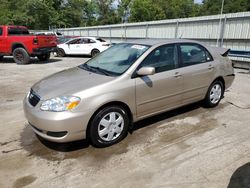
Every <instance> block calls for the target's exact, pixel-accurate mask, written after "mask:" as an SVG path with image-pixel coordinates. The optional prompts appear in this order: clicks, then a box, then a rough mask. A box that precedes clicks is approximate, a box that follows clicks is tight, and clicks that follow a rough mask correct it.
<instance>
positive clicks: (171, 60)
mask: <svg viewBox="0 0 250 188" xmlns="http://www.w3.org/2000/svg"><path fill="white" fill-rule="evenodd" d="M141 67H154V68H155V72H156V73H159V72H163V71H167V70H172V69H175V68H177V67H178V57H177V48H176V45H174V44H170V45H164V46H161V47H158V48H156V49H155V50H154V51H152V52H151V53H150V54H149V55H148V56H147V57H146V58H145V59H144V61H143V62H142V64H141Z"/></svg>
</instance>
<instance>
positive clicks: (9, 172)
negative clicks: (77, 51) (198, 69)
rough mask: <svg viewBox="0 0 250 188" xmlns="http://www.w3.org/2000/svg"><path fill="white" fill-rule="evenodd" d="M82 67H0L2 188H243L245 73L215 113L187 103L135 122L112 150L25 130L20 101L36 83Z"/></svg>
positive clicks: (56, 61) (247, 172) (68, 61)
mask: <svg viewBox="0 0 250 188" xmlns="http://www.w3.org/2000/svg"><path fill="white" fill-rule="evenodd" d="M86 60H87V58H86V57H67V58H63V59H62V58H56V57H52V59H51V60H50V61H49V62H47V63H39V62H38V61H37V60H36V59H34V60H33V61H32V64H29V65H23V66H22V65H16V64H15V63H14V62H13V59H12V58H10V57H7V58H5V59H4V60H3V62H0V86H1V87H0V187H1V188H2V187H3V188H5V187H24V186H27V187H36V188H37V187H104V186H105V187H178V188H179V187H180V188H182V187H183V188H186V187H197V188H202V187H206V188H207V187H215V188H216V187H229V188H233V187H244V185H246V186H245V187H249V185H250V163H249V162H250V136H249V135H250V100H249V96H250V86H249V83H250V74H247V73H246V71H244V70H239V69H237V70H235V72H236V79H235V82H234V83H233V85H232V87H231V88H229V89H228V90H227V91H226V92H225V98H224V99H223V100H222V101H221V104H220V105H219V106H218V107H216V108H213V109H205V108H203V107H202V106H201V105H200V104H199V103H198V104H192V105H189V106H187V107H184V108H179V109H177V110H174V111H171V112H168V113H164V114H161V115H158V116H154V117H152V118H148V119H146V120H143V121H140V122H138V123H136V126H135V129H134V131H133V133H132V134H129V135H128V136H127V138H125V140H123V141H122V142H121V143H119V144H117V145H114V146H112V147H109V148H105V149H96V148H93V147H92V146H89V145H88V143H87V142H86V141H79V142H73V143H68V144H55V143H50V142H46V141H44V140H39V139H38V138H37V137H36V136H35V134H34V133H33V132H32V130H31V129H30V128H29V127H28V126H27V121H26V119H25V118H24V114H23V110H22V100H23V98H24V97H25V95H26V94H27V92H28V91H29V89H30V87H31V86H32V85H33V84H34V83H35V82H36V81H38V80H40V79H41V78H43V77H45V76H47V75H50V74H52V73H54V72H58V71H60V70H63V69H67V68H70V67H73V66H76V65H79V64H81V63H83V62H85V61H86Z"/></svg>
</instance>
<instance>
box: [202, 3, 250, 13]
mask: <svg viewBox="0 0 250 188" xmlns="http://www.w3.org/2000/svg"><path fill="white" fill-rule="evenodd" d="M221 3H222V0H204V1H203V5H202V9H201V11H202V15H213V14H219V13H220V10H221ZM244 11H250V0H237V1H236V0H225V3H224V9H223V13H235V12H244Z"/></svg>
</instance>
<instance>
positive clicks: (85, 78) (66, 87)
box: [32, 67, 114, 99]
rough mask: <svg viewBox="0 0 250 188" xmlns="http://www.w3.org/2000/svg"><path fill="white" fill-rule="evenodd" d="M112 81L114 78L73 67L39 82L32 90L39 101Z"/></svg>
mask: <svg viewBox="0 0 250 188" xmlns="http://www.w3.org/2000/svg"><path fill="white" fill-rule="evenodd" d="M113 79H114V77H109V76H105V75H101V74H96V73H92V72H89V71H86V70H83V69H81V68H79V67H75V68H71V69H68V70H64V71H61V72H58V73H55V74H52V75H51V76H48V77H46V78H44V79H42V80H40V81H39V82H37V83H36V84H35V85H34V86H32V89H33V91H35V93H37V94H38V95H39V96H40V97H41V99H50V98H53V97H57V96H62V95H72V94H74V93H77V92H80V91H83V90H85V89H89V88H92V87H95V86H98V85H101V84H104V83H106V82H109V81H111V80H113Z"/></svg>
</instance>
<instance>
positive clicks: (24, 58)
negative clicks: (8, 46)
mask: <svg viewBox="0 0 250 188" xmlns="http://www.w3.org/2000/svg"><path fill="white" fill-rule="evenodd" d="M13 58H14V61H15V62H16V63H17V64H20V65H24V64H28V63H29V62H30V56H29V54H28V53H27V51H26V50H25V49H24V48H16V49H15V50H14V51H13Z"/></svg>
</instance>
